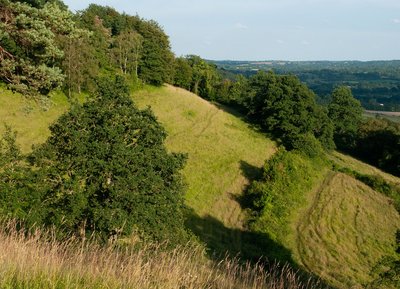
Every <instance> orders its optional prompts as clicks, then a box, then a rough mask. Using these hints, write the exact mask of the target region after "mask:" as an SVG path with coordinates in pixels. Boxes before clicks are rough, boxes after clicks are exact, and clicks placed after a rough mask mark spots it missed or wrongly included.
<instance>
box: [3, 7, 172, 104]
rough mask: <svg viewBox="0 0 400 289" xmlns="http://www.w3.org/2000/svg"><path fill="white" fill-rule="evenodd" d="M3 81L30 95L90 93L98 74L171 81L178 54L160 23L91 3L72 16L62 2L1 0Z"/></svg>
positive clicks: (133, 81)
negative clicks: (58, 89)
mask: <svg viewBox="0 0 400 289" xmlns="http://www.w3.org/2000/svg"><path fill="white" fill-rule="evenodd" d="M0 4H1V5H0V19H1V23H0V31H1V34H0V60H1V62H0V78H1V80H2V81H4V82H5V83H7V84H8V87H9V88H11V89H13V90H15V91H19V92H22V93H24V94H25V95H28V94H42V95H46V94H48V93H49V92H50V91H51V90H52V89H55V88H57V87H60V86H61V87H62V88H63V89H64V90H65V91H67V92H68V95H69V96H71V94H72V93H73V92H81V91H83V90H87V91H88V90H91V89H93V87H94V86H95V85H94V83H95V80H96V78H97V77H98V76H100V75H101V76H113V75H115V74H121V75H124V76H125V77H126V78H127V79H128V80H129V82H130V83H131V84H138V83H148V84H152V85H161V84H163V83H165V82H171V80H172V77H173V74H174V73H173V67H174V65H173V64H174V55H173V53H172V52H171V49H170V43H169V39H168V36H167V35H166V34H165V33H164V31H163V29H162V28H161V27H160V26H159V25H158V23H156V22H155V21H152V20H150V21H148V20H144V19H142V18H140V17H139V16H130V15H127V14H124V13H122V14H121V13H119V12H117V11H116V10H115V9H113V8H110V7H103V6H99V5H95V4H91V5H90V6H89V7H88V8H87V9H85V10H83V11H80V12H78V13H76V14H75V15H74V14H72V13H71V12H70V11H68V10H67V8H66V7H65V5H64V4H63V3H62V2H61V1H51V0H43V1H39V0H38V1H29V0H21V1H9V0H1V1H0Z"/></svg>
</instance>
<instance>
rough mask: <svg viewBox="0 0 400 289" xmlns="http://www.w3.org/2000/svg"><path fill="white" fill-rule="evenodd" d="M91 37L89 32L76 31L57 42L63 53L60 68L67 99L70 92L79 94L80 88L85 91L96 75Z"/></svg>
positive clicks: (70, 94) (96, 66)
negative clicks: (63, 75) (59, 43)
mask: <svg viewBox="0 0 400 289" xmlns="http://www.w3.org/2000/svg"><path fill="white" fill-rule="evenodd" d="M91 36H92V34H91V33H90V32H89V31H87V30H84V29H77V30H76V31H75V32H74V33H71V34H70V35H67V36H63V37H61V38H60V40H59V41H60V42H61V46H62V48H63V51H64V59H63V62H62V68H63V71H64V73H65V76H66V77H65V81H64V85H65V86H66V88H67V89H68V97H69V98H71V97H72V92H77V93H81V91H82V88H86V89H87V88H88V86H89V83H90V81H91V80H93V79H94V78H95V76H96V75H97V73H98V65H97V62H96V60H95V50H94V48H93V45H92V44H93V42H92V39H91Z"/></svg>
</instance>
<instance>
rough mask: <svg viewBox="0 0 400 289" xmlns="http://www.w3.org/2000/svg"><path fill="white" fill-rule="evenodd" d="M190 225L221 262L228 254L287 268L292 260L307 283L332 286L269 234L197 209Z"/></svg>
mask: <svg viewBox="0 0 400 289" xmlns="http://www.w3.org/2000/svg"><path fill="white" fill-rule="evenodd" d="M186 225H187V227H188V228H190V229H191V230H192V232H193V233H194V234H195V235H196V236H197V237H198V238H199V240H200V241H201V242H202V243H203V244H205V246H206V248H207V249H208V254H209V257H210V258H211V259H213V260H215V261H217V262H218V261H220V260H223V259H224V258H226V256H229V257H237V258H238V260H240V261H241V262H250V263H253V264H255V263H258V264H262V265H263V266H264V268H266V270H269V269H268V268H274V269H273V270H276V269H278V268H283V267H284V265H285V264H287V263H288V264H290V265H291V267H292V268H293V269H294V270H295V271H296V275H297V276H298V277H299V278H300V280H302V281H303V282H304V283H305V284H306V283H309V284H318V285H316V286H315V287H313V288H332V287H330V286H328V285H327V284H325V283H323V281H322V280H320V279H319V278H318V277H317V276H315V275H312V274H310V273H308V272H305V271H303V270H302V269H301V268H300V267H299V266H298V265H297V264H296V262H295V261H294V260H293V259H292V256H291V255H292V254H291V252H290V250H288V249H286V248H285V247H283V246H282V245H281V244H279V243H277V242H275V241H274V240H272V239H271V238H270V237H269V236H268V234H263V233H256V232H250V231H246V230H244V229H236V228H228V227H226V226H225V225H224V224H223V223H222V222H221V221H219V220H218V219H216V218H214V217H213V216H210V215H206V216H204V217H200V216H198V215H197V214H196V213H194V212H193V211H192V212H191V213H190V214H189V217H188V219H187V223H186Z"/></svg>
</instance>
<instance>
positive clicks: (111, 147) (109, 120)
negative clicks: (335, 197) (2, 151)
mask: <svg viewBox="0 0 400 289" xmlns="http://www.w3.org/2000/svg"><path fill="white" fill-rule="evenodd" d="M50 130H51V136H50V137H49V139H48V140H47V141H46V142H45V143H44V144H42V145H40V146H38V147H36V148H35V149H34V151H33V152H32V154H31V155H30V156H29V158H28V159H29V162H30V163H29V164H30V166H29V167H30V169H29V170H28V171H27V172H24V171H22V172H23V173H22V174H20V175H19V177H15V178H14V180H18V182H19V183H20V184H21V185H19V187H18V188H22V189H19V190H17V192H18V193H21V192H23V191H24V190H23V189H25V194H26V193H27V192H28V194H27V196H30V194H34V196H35V198H34V199H33V200H32V199H29V200H28V201H27V202H26V203H27V204H26V205H23V204H20V203H19V201H18V199H17V198H11V200H13V201H15V204H20V211H22V212H25V214H24V216H25V217H26V218H27V219H28V220H29V219H30V218H31V217H30V214H32V215H33V216H36V217H35V221H36V223H37V224H43V223H44V224H46V225H50V226H55V227H56V228H58V229H60V232H66V233H70V232H76V233H78V234H79V233H83V232H87V233H89V234H90V233H93V232H94V233H97V234H98V235H100V236H102V237H103V238H109V237H110V236H113V235H122V236H129V235H130V234H132V233H134V234H137V235H139V236H141V237H142V238H144V239H147V238H149V239H151V240H155V241H161V240H170V241H171V242H172V243H179V242H185V240H187V239H186V237H187V233H186V231H185V226H184V212H185V206H184V198H183V192H184V185H183V183H182V179H181V175H180V173H179V170H180V169H181V168H182V166H183V164H184V162H185V156H184V155H182V154H169V153H168V152H167V150H166V148H165V146H164V144H163V143H164V140H165V138H166V132H165V130H164V129H163V128H162V127H161V125H160V124H159V123H158V122H157V120H156V118H155V116H154V115H153V113H152V112H151V111H150V110H149V109H147V110H143V111H141V110H138V109H137V108H136V107H135V105H134V104H133V102H132V100H131V98H130V96H129V91H128V88H127V86H126V85H125V83H124V82H123V81H122V78H121V77H118V78H117V79H116V82H115V83H112V82H110V81H108V80H102V81H100V82H99V91H98V93H97V95H96V96H95V97H94V99H92V100H91V101H88V102H86V103H85V104H84V105H75V106H73V107H72V108H71V110H70V111H69V112H67V113H65V114H64V115H62V116H61V117H60V118H59V119H58V121H56V122H55V123H54V124H53V125H52V126H51V127H50ZM2 182H3V178H1V181H0V184H1V185H3V188H5V189H6V193H4V191H2V194H4V195H6V196H13V195H14V192H15V190H14V189H15V188H16V187H15V185H13V186H11V185H8V184H6V185H5V184H4V183H2ZM8 183H13V182H8ZM14 183H15V182H14ZM7 188H8V189H7ZM29 192H30V193H29ZM33 192H34V193H33ZM26 199H27V197H25V198H22V200H26ZM4 203H5V202H3V204H4ZM38 204H40V205H38ZM13 206H14V205H13ZM3 208H5V210H7V206H3Z"/></svg>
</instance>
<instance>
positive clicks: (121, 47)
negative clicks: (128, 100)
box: [111, 31, 143, 77]
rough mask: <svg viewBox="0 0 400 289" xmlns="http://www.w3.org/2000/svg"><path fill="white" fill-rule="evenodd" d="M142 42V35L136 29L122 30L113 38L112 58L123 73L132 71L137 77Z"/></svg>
mask: <svg viewBox="0 0 400 289" xmlns="http://www.w3.org/2000/svg"><path fill="white" fill-rule="evenodd" d="M142 42H143V37H142V36H141V35H140V34H139V33H137V32H136V31H122V32H121V33H120V34H119V35H117V36H116V37H115V38H114V39H113V47H112V49H111V51H112V55H113V59H114V62H115V63H116V64H117V65H118V66H119V67H120V69H121V72H122V73H123V74H128V73H133V74H134V76H135V77H138V66H139V60H140V52H141V49H142Z"/></svg>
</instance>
